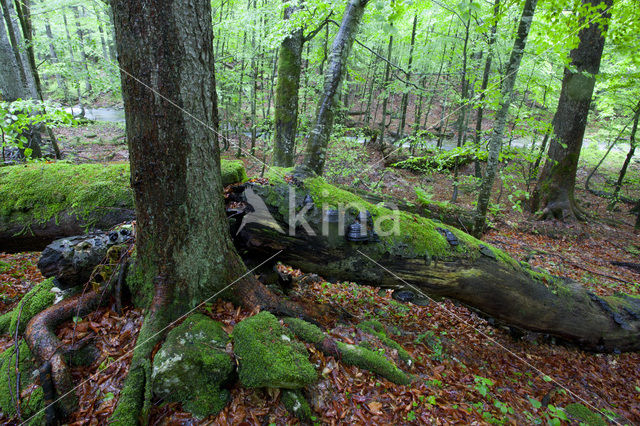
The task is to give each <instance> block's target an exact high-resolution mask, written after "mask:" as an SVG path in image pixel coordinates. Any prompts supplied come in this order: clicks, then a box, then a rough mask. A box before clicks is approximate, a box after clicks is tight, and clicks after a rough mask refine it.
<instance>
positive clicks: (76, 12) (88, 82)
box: [72, 6, 91, 93]
mask: <svg viewBox="0 0 640 426" xmlns="http://www.w3.org/2000/svg"><path fill="white" fill-rule="evenodd" d="M72 10H73V14H74V17H75V21H76V34H77V35H78V41H79V43H80V60H81V61H82V66H83V68H84V72H85V82H84V91H85V92H86V93H90V92H91V74H90V73H89V64H88V62H87V52H86V50H85V47H84V30H83V29H82V26H81V25H80V8H79V7H77V6H76V7H73V8H72Z"/></svg>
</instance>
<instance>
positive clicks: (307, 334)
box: [283, 317, 326, 344]
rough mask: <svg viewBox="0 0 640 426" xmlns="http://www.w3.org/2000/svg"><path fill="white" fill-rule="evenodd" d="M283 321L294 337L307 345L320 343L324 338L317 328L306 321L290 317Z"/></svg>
mask: <svg viewBox="0 0 640 426" xmlns="http://www.w3.org/2000/svg"><path fill="white" fill-rule="evenodd" d="M283 321H284V323H285V324H286V325H287V327H289V329H290V330H291V331H292V332H293V334H295V335H296V337H298V338H300V339H302V340H303V341H305V342H307V343H311V344H316V343H320V342H322V341H323V340H324V338H325V337H326V336H325V334H324V332H323V331H322V330H321V329H320V328H319V327H318V326H316V325H314V324H311V323H309V322H307V321H304V320H301V319H298V318H291V317H288V318H285V319H284V320H283Z"/></svg>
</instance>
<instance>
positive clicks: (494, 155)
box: [474, 0, 538, 235]
mask: <svg viewBox="0 0 640 426" xmlns="http://www.w3.org/2000/svg"><path fill="white" fill-rule="evenodd" d="M537 3H538V0H527V1H525V4H524V7H523V9H522V16H521V18H520V24H519V25H518V33H517V35H516V39H515V40H514V42H513V49H511V56H510V57H509V64H508V65H507V73H506V75H505V76H504V79H503V80H502V90H501V97H502V99H501V101H500V109H499V110H498V112H497V113H496V118H495V124H494V130H493V135H492V136H491V142H490V143H489V156H488V159H487V170H486V173H485V176H484V178H483V179H482V184H481V186H480V192H479V194H478V207H477V210H476V224H475V226H474V233H475V234H476V235H480V234H482V232H483V230H484V225H485V220H486V217H487V207H488V206H489V198H490V197H491V190H492V188H493V181H494V179H495V176H496V172H497V169H498V159H499V156H500V150H501V149H502V135H503V134H504V128H505V126H506V123H507V115H508V114H509V106H510V105H511V100H512V99H513V87H514V85H515V83H516V78H517V76H518V70H519V69H520V61H521V60H522V56H523V55H524V49H525V46H526V43H527V37H528V35H529V30H530V29H531V22H532V21H533V14H534V13H535V10H536V4H537Z"/></svg>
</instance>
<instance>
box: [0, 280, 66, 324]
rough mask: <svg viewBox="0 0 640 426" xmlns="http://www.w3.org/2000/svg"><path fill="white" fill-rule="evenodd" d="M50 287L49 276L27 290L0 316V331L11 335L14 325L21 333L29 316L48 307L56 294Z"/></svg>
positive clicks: (51, 283) (51, 285) (51, 284)
mask: <svg viewBox="0 0 640 426" xmlns="http://www.w3.org/2000/svg"><path fill="white" fill-rule="evenodd" d="M52 288H53V278H49V279H46V280H44V281H43V282H41V283H40V284H37V285H36V286H35V287H33V288H32V289H31V290H29V292H27V293H26V294H25V295H24V296H23V297H22V299H21V300H20V302H19V303H18V305H17V306H16V307H15V308H13V309H12V310H11V311H9V312H7V313H5V314H4V315H2V316H0V333H9V334H11V335H13V334H14V333H15V331H16V326H19V327H18V328H19V332H20V333H23V332H24V330H25V329H26V327H27V324H28V323H29V321H31V318H33V317H34V316H36V314H38V313H40V312H41V311H42V310H44V309H45V308H47V307H49V306H50V305H51V304H52V303H53V301H54V300H55V298H56V295H55V293H53V292H52V291H51V289H52ZM18 315H19V316H20V318H19V319H18Z"/></svg>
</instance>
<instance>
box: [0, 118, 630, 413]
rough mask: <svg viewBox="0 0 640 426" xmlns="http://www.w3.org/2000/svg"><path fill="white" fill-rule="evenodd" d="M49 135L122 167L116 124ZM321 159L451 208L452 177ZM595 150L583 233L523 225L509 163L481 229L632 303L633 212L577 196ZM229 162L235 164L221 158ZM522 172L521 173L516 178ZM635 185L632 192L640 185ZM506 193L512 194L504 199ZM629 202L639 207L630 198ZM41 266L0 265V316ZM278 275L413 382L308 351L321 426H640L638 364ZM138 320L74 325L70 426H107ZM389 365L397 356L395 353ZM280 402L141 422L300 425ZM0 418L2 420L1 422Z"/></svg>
mask: <svg viewBox="0 0 640 426" xmlns="http://www.w3.org/2000/svg"><path fill="white" fill-rule="evenodd" d="M58 132H59V133H58V134H59V136H62V137H61V140H60V144H61V148H62V150H63V152H64V153H65V154H66V155H67V157H68V158H69V159H70V160H71V161H74V162H87V161H99V162H104V161H126V160H127V158H128V156H127V151H126V143H124V139H123V138H124V133H123V128H122V126H120V125H112V124H109V125H93V126H89V127H79V128H71V129H62V130H59V131H58ZM245 143H246V142H245ZM590 149H591V151H590ZM301 151H302V149H301ZM331 152H332V157H331V158H330V159H329V161H328V163H327V173H326V176H327V178H328V179H329V180H331V181H332V182H334V183H341V184H347V185H350V186H355V187H360V188H362V189H368V190H373V191H374V192H379V193H384V194H389V195H392V196H394V197H397V198H399V199H405V200H408V201H411V202H416V195H415V188H416V187H420V188H422V189H423V190H424V191H426V193H428V194H430V196H431V199H432V200H434V201H438V202H448V201H449V199H450V197H451V193H452V177H451V173H450V172H448V171H444V172H440V171H433V172H431V173H423V174H415V173H413V172H409V171H406V170H398V169H393V168H388V167H385V166H384V165H383V161H381V160H382V156H381V155H380V154H379V153H377V152H375V151H373V150H371V149H370V148H367V147H364V146H362V145H361V144H357V143H349V142H348V141H346V140H340V139H337V140H336V141H335V142H334V146H333V147H332V151H331ZM599 152H600V150H599V149H598V150H594V149H592V148H585V150H584V152H583V159H582V160H581V164H580V170H579V173H578V185H577V193H576V197H577V198H578V199H579V200H580V201H581V203H582V206H583V207H584V208H586V209H587V210H588V211H589V212H591V214H592V215H593V216H594V217H595V219H593V220H591V221H589V222H588V223H579V224H562V223H558V222H549V223H543V224H540V223H537V222H534V221H532V220H531V219H530V218H529V217H528V216H527V214H526V213H525V211H526V209H522V207H524V205H523V204H524V203H523V202H524V201H526V200H524V199H523V198H522V195H521V194H522V192H523V191H526V190H527V186H529V187H531V184H529V185H528V184H527V180H526V179H517V178H510V177H509V176H512V175H514V174H515V175H517V173H521V174H522V175H523V176H524V175H525V174H526V172H527V171H526V170H525V169H526V164H519V163H518V162H515V161H514V162H513V163H512V164H511V166H512V167H511V169H507V168H505V170H506V171H505V173H503V176H504V177H503V179H504V182H502V183H506V186H507V188H509V189H503V190H501V191H500V190H498V191H496V194H495V195H494V199H493V201H494V203H495V204H496V205H498V204H499V205H500V207H496V208H495V209H494V210H493V214H492V215H491V218H490V221H491V229H490V231H489V232H488V233H487V234H486V235H485V236H484V240H486V241H488V242H490V243H492V244H494V245H496V246H499V247H500V248H502V249H504V250H505V251H507V252H508V253H509V254H510V255H512V256H513V257H514V258H516V259H518V260H526V261H528V262H529V263H530V264H532V265H533V266H537V267H541V268H544V269H546V270H547V271H549V272H550V273H552V274H554V275H560V276H567V277H570V278H573V279H575V280H577V281H579V282H581V283H582V284H584V285H586V286H589V287H590V288H592V289H593V290H594V291H595V292H597V293H599V294H612V293H613V292H615V291H622V292H625V293H630V294H640V274H637V273H635V272H633V271H631V270H629V269H625V268H622V267H618V266H614V265H612V264H611V263H610V262H611V261H622V262H639V260H638V257H639V255H640V237H639V236H638V234H637V233H635V232H634V230H633V226H632V224H633V222H634V220H635V218H634V217H633V215H631V214H630V213H629V212H628V210H629V207H630V206H627V205H624V204H620V205H619V206H618V208H617V210H614V211H611V212H610V211H608V210H607V209H606V206H607V203H608V201H607V200H603V199H600V198H598V197H596V196H594V195H592V194H590V193H588V192H586V191H584V190H583V189H582V188H583V187H584V186H583V185H584V179H585V178H586V175H587V173H588V172H589V171H590V170H591V168H592V167H593V165H594V163H595V162H597V161H598V160H599V157H598V153H599ZM226 154H227V155H225V156H228V157H230V158H231V157H233V156H232V154H231V151H228V152H227V153H226ZM614 154H615V155H614V157H612V159H611V160H609V161H608V162H605V163H604V164H603V167H602V169H601V170H600V172H599V173H597V174H596V175H594V178H593V179H594V180H593V182H594V186H604V185H606V184H607V182H610V181H611V179H612V178H614V177H615V173H616V172H617V168H618V167H619V164H620V163H621V161H620V158H621V157H620V156H621V155H622V154H621V152H618V153H617V154H616V153H615V152H614ZM256 157H257V158H263V157H262V153H261V152H260V151H257V152H256ZM242 159H243V161H244V162H245V164H246V166H247V168H248V174H249V176H252V175H254V176H255V175H259V174H260V172H261V169H262V165H261V164H260V163H259V161H257V160H256V159H255V158H253V157H251V156H248V155H247V156H245V157H243V158H242ZM523 168H524V169H523ZM520 169H523V171H522V172H518V170H520ZM510 170H511V171H510ZM507 172H508V173H507ZM471 174H472V166H467V168H463V169H462V170H461V175H462V176H468V175H471ZM638 176H640V167H639V166H638V163H637V162H635V161H634V162H632V166H631V171H630V174H629V179H630V180H631V181H632V182H636V179H638ZM460 182H461V185H460V186H459V188H460V196H459V199H458V202H457V204H458V205H459V206H462V207H464V208H467V209H471V208H472V202H473V199H474V197H475V187H474V185H473V182H472V180H471V179H468V178H461V180H460ZM632 186H633V187H635V188H640V185H637V184H634V185H632ZM516 191H520V192H516ZM514 194H518V195H517V196H511V197H509V195H514ZM625 194H627V195H629V196H633V197H636V198H637V197H638V193H634V192H625ZM519 200H520V201H519ZM514 206H515V207H514ZM521 209H522V210H521ZM38 256H39V253H19V254H11V255H9V254H0V283H2V284H0V313H3V312H6V311H7V310H8V309H10V308H11V307H12V306H14V304H15V303H17V301H18V300H19V298H20V297H21V295H22V294H24V293H25V292H26V291H28V289H29V288H31V287H32V286H33V285H35V284H36V283H38V282H40V281H41V280H42V276H41V275H40V274H39V272H38V271H37V268H36V267H35V264H36V262H37V259H38ZM281 268H282V269H283V270H286V271H287V272H288V273H291V274H293V275H294V276H295V277H296V279H297V280H299V282H301V283H303V284H301V285H296V286H295V287H294V290H293V291H292V294H291V296H292V298H294V299H299V300H303V301H309V302H322V303H329V304H332V305H334V306H336V307H339V308H341V309H344V310H345V311H347V312H349V313H351V314H352V315H353V319H351V320H349V321H344V322H340V323H336V322H335V319H329V318H327V319H325V321H324V323H323V324H322V325H323V326H325V327H326V328H327V330H329V334H331V335H332V336H334V337H335V338H337V339H339V340H342V341H345V342H354V343H359V342H360V341H361V340H362V339H366V338H367V337H366V336H365V335H363V334H362V333H361V332H360V331H358V330H357V329H356V328H355V325H356V324H357V323H358V322H360V321H361V320H363V319H370V318H375V319H378V320H379V321H380V322H382V323H383V324H384V325H385V326H386V327H387V328H388V329H389V330H390V331H393V332H395V333H394V335H393V337H394V339H396V340H397V341H398V342H399V343H400V344H401V345H402V346H403V347H404V348H406V349H407V350H408V351H409V353H410V354H411V355H412V357H413V358H414V360H415V363H414V364H413V365H412V366H408V365H406V364H403V363H402V361H399V360H398V363H399V365H401V366H402V368H403V369H405V370H407V371H409V372H411V373H412V374H414V375H415V376H416V377H418V378H419V380H417V381H416V382H414V383H413V384H412V385H410V386H398V385H394V384H391V383H390V382H388V381H386V380H384V379H380V378H378V377H377V376H376V375H374V374H372V373H369V372H366V371H364V370H360V369H358V368H356V367H350V366H345V365H343V364H342V363H340V362H336V361H335V360H334V359H332V358H330V357H325V356H324V355H322V354H321V353H319V352H317V351H315V350H314V349H313V348H312V347H309V350H310V353H311V359H312V362H314V363H316V365H318V368H319V371H321V372H322V375H321V377H320V380H319V381H318V383H317V384H316V385H315V386H313V387H312V388H311V389H309V395H308V396H309V397H310V402H311V405H312V407H313V408H314V411H315V421H316V422H318V423H322V424H337V423H354V424H425V423H429V424H443V423H453V422H459V423H464V424H469V423H474V422H475V423H480V424H484V423H497V424H504V423H509V424H532V423H543V424H545V423H552V424H553V423H557V422H565V421H566V420H565V413H564V412H563V411H562V410H559V409H558V408H557V407H565V406H566V405H567V404H570V403H581V404H583V405H586V406H588V407H591V409H592V410H594V411H595V410H599V411H600V412H601V413H602V414H603V415H605V416H608V417H609V419H610V420H614V421H615V422H619V423H621V424H638V423H640V370H639V368H640V367H639V366H640V354H639V353H624V354H592V353H587V352H583V351H580V350H577V349H576V348H573V347H570V346H563V345H555V344H553V342H551V341H549V340H548V339H545V338H544V336H538V335H536V334H534V333H528V334H526V335H525V336H518V337H513V336H512V335H510V334H509V332H508V331H506V330H505V329H503V328H501V327H495V326H493V325H491V322H490V320H488V319H485V318H482V317H481V316H479V315H478V314H476V313H475V312H473V311H471V310H469V309H468V308H466V307H464V306H461V305H459V304H457V303H454V302H451V301H441V302H431V303H430V304H429V305H427V306H417V305H413V304H401V303H399V302H397V301H395V300H393V299H392V298H391V294H390V292H386V291H382V292H379V291H378V290H376V289H374V288H371V287H366V286H360V285H358V284H357V283H334V284H332V283H328V282H325V281H324V280H322V279H314V278H312V277H309V276H308V275H304V274H303V273H302V272H300V271H295V270H291V269H289V268H287V267H286V265H282V266H281ZM304 272H313V271H304ZM203 313H205V314H207V315H209V316H211V317H213V318H214V319H216V320H219V321H221V322H222V323H223V324H225V325H227V326H229V327H232V326H233V325H234V324H236V323H237V322H239V321H240V320H242V319H243V318H245V317H247V316H249V315H251V314H253V313H252V312H248V311H245V310H242V309H235V308H233V306H231V305H230V304H228V303H227V302H222V301H217V302H215V303H214V304H212V305H210V306H207V307H206V309H203ZM141 318H142V316H141V312H139V311H138V310H134V309H128V310H125V311H124V312H123V313H122V314H120V315H118V314H116V313H115V312H113V311H112V310H111V309H109V308H104V309H101V310H98V311H96V312H94V313H93V314H91V315H90V316H89V318H87V319H83V321H81V322H80V323H79V324H78V325H81V324H82V327H81V328H80V330H79V331H80V332H81V333H86V334H83V336H89V335H94V336H95V345H96V347H97V348H98V349H99V351H100V356H99V358H98V359H97V360H96V361H95V362H94V363H93V364H92V365H91V366H88V367H74V369H73V373H72V374H73V377H74V379H76V381H77V383H78V384H79V389H78V393H79V395H80V410H79V411H78V412H77V413H76V414H75V415H74V417H73V419H70V420H71V422H72V424H98V423H103V422H104V421H105V420H106V419H107V418H108V417H109V415H110V413H111V412H112V410H113V408H114V406H115V403H116V401H117V397H118V394H119V392H120V389H121V386H122V382H123V379H124V376H125V373H126V371H127V369H128V364H129V361H130V356H131V353H130V350H131V349H132V348H133V345H134V343H135V338H136V336H137V332H138V330H139V327H140V324H141ZM78 325H77V326H76V333H77V332H78ZM73 326H74V323H73V322H72V321H69V322H68V323H65V324H63V325H62V326H61V327H60V328H59V329H58V335H59V336H60V337H61V339H63V341H64V340H65V339H69V338H70V332H71V330H72V328H73ZM370 343H371V342H370ZM372 343H373V344H374V345H375V344H376V342H372ZM11 344H12V338H11V336H0V349H3V348H5V347H8V346H9V345H11ZM388 355H389V356H391V357H392V358H394V357H397V353H388ZM87 378H90V379H89V380H87ZM279 398H280V395H279V393H278V392H277V391H275V392H271V391H267V390H260V389H246V388H242V387H240V386H237V385H236V386H234V387H233V388H232V389H231V402H230V403H229V404H228V405H227V406H226V408H225V409H224V410H223V411H222V412H221V413H220V414H219V416H218V417H217V418H215V419H213V418H212V419H206V420H205V421H203V422H197V421H196V420H195V419H192V418H191V416H190V415H189V414H188V413H185V412H183V411H182V410H181V409H180V407H179V405H177V404H167V403H164V402H163V401H158V400H156V401H154V406H153V408H152V410H151V422H150V423H151V424H196V423H213V424H256V425H257V424H271V423H273V424H291V423H296V422H297V420H295V419H294V418H292V417H290V416H289V415H288V413H287V412H286V410H285V408H284V406H283V405H282V404H281V403H280V402H279ZM13 420H14V421H15V420H16V419H13ZM0 421H8V419H3V418H2V417H0ZM16 423H17V421H16Z"/></svg>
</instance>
